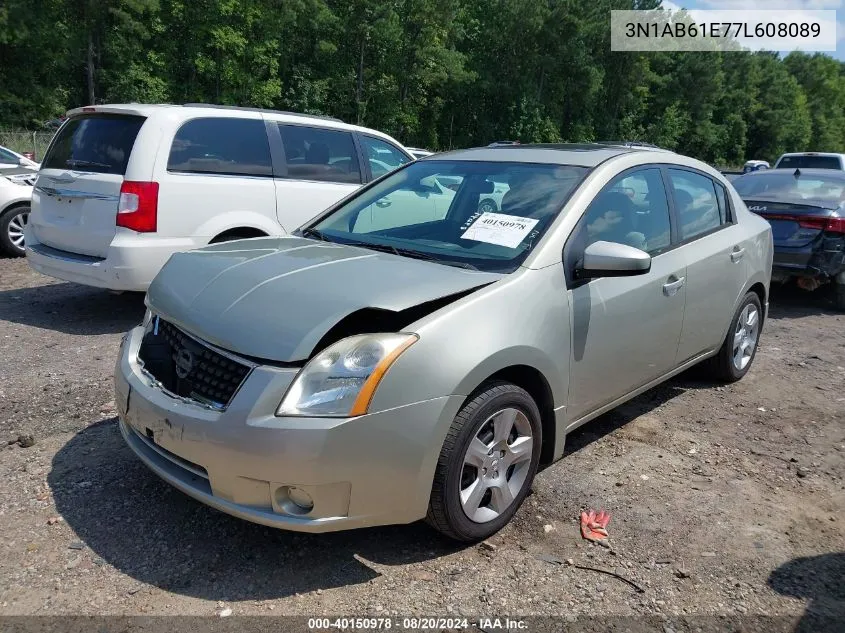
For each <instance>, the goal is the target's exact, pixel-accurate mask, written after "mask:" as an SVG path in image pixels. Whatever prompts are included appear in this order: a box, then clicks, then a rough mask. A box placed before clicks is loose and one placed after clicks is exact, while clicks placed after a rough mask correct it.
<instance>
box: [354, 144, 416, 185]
mask: <svg viewBox="0 0 845 633" xmlns="http://www.w3.org/2000/svg"><path fill="white" fill-rule="evenodd" d="M360 139H361V147H362V148H363V150H364V156H366V157H367V161H368V162H369V164H370V172H372V174H373V179H375V178H379V177H380V176H384V175H385V174H386V173H388V172H391V171H393V170H394V169H396V168H397V167H400V166H401V165H404V164H405V163H407V162H409V161H410V160H411V159H410V158H408V157H407V156H405V154H403V153H402V152H400V151H399V149H398V148H396V147H395V146H393V145H391V144H390V143H388V142H387V141H382V140H381V139H377V138H374V137H372V136H364V135H363V134H362V135H361V136H360Z"/></svg>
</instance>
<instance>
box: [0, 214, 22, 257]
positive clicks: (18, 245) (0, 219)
mask: <svg viewBox="0 0 845 633" xmlns="http://www.w3.org/2000/svg"><path fill="white" fill-rule="evenodd" d="M28 221H29V205H28V204H22V205H20V206H17V207H12V208H11V209H7V210H6V211H5V212H4V213H3V214H2V215H0V250H2V251H3V253H5V254H6V255H11V256H13V257H23V256H24V255H25V254H26V249H25V248H24V236H23V232H24V228H26V223H27V222H28Z"/></svg>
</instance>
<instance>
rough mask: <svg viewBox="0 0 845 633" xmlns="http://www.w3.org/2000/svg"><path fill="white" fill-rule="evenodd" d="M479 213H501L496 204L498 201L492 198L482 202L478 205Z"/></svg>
mask: <svg viewBox="0 0 845 633" xmlns="http://www.w3.org/2000/svg"><path fill="white" fill-rule="evenodd" d="M478 212H479V213H498V212H499V205H497V204H496V201H495V200H493V199H492V198H485V199H484V200H482V201H481V202H479V203H478Z"/></svg>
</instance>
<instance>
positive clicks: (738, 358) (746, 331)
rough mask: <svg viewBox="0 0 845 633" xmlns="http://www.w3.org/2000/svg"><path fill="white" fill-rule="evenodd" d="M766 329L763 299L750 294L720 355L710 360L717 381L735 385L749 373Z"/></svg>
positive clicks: (738, 311) (739, 310) (745, 298)
mask: <svg viewBox="0 0 845 633" xmlns="http://www.w3.org/2000/svg"><path fill="white" fill-rule="evenodd" d="M762 326H763V308H762V305H761V304H760V297H758V296H757V293H755V292H749V293H748V294H746V295H745V297H743V299H742V301H741V302H740V304H739V307H738V308H737V311H736V314H734V318H733V320H732V321H731V327H730V329H729V330H728V335H727V336H726V337H725V341H724V342H723V343H722V347H721V349H720V350H719V353H718V354H717V355H716V356H715V357H713V359H711V370H712V373H713V375H714V377H715V378H717V379H719V380H722V381H724V382H736V381H737V380H739V379H740V378H742V377H743V376H744V375H745V374H747V373H748V370H749V369H751V363H753V362H754V357H755V356H756V354H757V343H758V342H759V340H760V330H761V328H762Z"/></svg>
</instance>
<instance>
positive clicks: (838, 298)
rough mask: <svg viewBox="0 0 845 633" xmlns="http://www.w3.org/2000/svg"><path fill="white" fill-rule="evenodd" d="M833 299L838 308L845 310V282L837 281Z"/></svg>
mask: <svg viewBox="0 0 845 633" xmlns="http://www.w3.org/2000/svg"><path fill="white" fill-rule="evenodd" d="M833 301H834V302H835V303H836V309H837V310H840V311H841V312H845V283H841V282H838V281H837V282H836V283H835V284H834V286H833Z"/></svg>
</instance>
